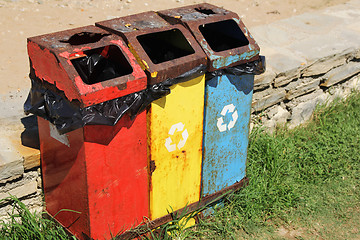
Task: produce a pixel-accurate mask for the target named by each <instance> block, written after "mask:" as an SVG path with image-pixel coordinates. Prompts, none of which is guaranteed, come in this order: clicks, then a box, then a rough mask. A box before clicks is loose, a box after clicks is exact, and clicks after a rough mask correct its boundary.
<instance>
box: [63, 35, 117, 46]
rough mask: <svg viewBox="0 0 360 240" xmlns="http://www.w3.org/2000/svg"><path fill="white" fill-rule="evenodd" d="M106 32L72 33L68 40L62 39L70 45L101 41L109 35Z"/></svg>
mask: <svg viewBox="0 0 360 240" xmlns="http://www.w3.org/2000/svg"><path fill="white" fill-rule="evenodd" d="M109 35H110V34H106V33H92V32H81V33H76V34H74V35H72V36H71V37H70V38H69V39H68V40H60V42H62V43H69V44H70V45H82V44H89V43H94V42H98V41H100V39H102V38H103V37H106V36H109Z"/></svg>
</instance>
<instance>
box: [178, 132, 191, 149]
mask: <svg viewBox="0 0 360 240" xmlns="http://www.w3.org/2000/svg"><path fill="white" fill-rule="evenodd" d="M181 136H182V137H183V139H181V140H180V141H179V144H178V145H177V147H178V149H179V150H180V149H181V148H182V147H184V146H185V143H186V140H187V139H188V137H189V133H188V131H187V129H185V130H184V131H183V132H182V134H181Z"/></svg>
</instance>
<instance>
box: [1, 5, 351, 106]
mask: <svg viewBox="0 0 360 240" xmlns="http://www.w3.org/2000/svg"><path fill="white" fill-rule="evenodd" d="M200 2H203V1H198V0H156V1H150V0H142V1H140V0H103V1H96V0H82V1H80V0H0V26H1V40H0V56H1V57H0V76H1V80H0V81H1V87H0V96H1V95H2V98H3V99H2V100H6V98H7V97H8V96H12V95H13V94H14V92H15V93H16V92H19V91H20V89H24V88H27V89H28V88H29V87H30V81H29V79H28V73H29V63H28V57H27V52H26V38H27V37H31V36H36V35H40V34H46V33H50V32H55V31H60V30H65V29H70V28H75V27H80V26H85V25H92V24H94V23H95V22H97V21H101V20H106V19H110V18H114V17H118V16H124V15H129V14H133V13H139V12H144V11H149V10H161V9H168V8H173V7H179V6H183V5H190V4H195V3H200ZM206 2H209V3H212V4H214V5H217V6H223V7H224V8H226V9H229V10H232V11H234V12H236V13H238V14H239V15H240V16H241V17H242V18H243V21H244V23H245V25H247V26H248V27H250V30H251V27H253V26H256V25H260V24H266V23H269V22H272V21H276V20H278V19H281V18H287V17H290V16H292V15H297V14H301V13H303V12H307V11H312V10H316V9H320V8H325V7H328V6H331V5H336V4H341V3H344V2H347V0H302V1H296V0H269V1H260V0H257V1H256V0H226V1H218V0H210V1H206Z"/></svg>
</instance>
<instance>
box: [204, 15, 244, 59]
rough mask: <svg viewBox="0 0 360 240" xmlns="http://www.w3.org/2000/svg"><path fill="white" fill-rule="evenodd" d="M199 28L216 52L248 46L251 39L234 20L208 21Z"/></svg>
mask: <svg viewBox="0 0 360 240" xmlns="http://www.w3.org/2000/svg"><path fill="white" fill-rule="evenodd" d="M199 30H200V32H201V33H202V35H203V36H204V38H205V40H206V41H207V42H208V43H209V45H210V47H211V49H212V50H213V51H215V52H221V51H225V50H229V49H233V48H238V47H242V46H246V45H248V44H249V41H248V40H247V39H246V37H245V35H244V33H243V32H242V31H241V29H240V28H239V26H238V25H237V23H236V22H235V21H234V20H225V21H221V22H214V23H208V24H204V25H201V26H199Z"/></svg>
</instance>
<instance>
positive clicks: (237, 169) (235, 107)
mask: <svg viewBox="0 0 360 240" xmlns="http://www.w3.org/2000/svg"><path fill="white" fill-rule="evenodd" d="M158 13H159V15H160V16H162V17H163V18H164V19H166V20H167V21H168V22H170V23H173V24H178V23H181V24H183V25H184V26H185V27H187V28H188V29H189V30H190V31H191V32H192V34H193V35H194V37H195V38H196V40H197V41H198V43H199V44H200V46H201V47H202V49H203V50H204V51H205V53H206V55H207V58H208V71H209V72H214V71H216V70H219V69H227V68H229V67H233V66H237V65H239V64H244V63H248V62H251V61H254V60H257V59H258V58H259V51H260V49H259V46H258V45H257V44H256V42H255V40H254V39H253V37H252V36H251V34H250V32H249V31H248V29H247V28H246V27H245V26H244V24H243V23H242V22H241V20H240V18H239V17H238V16H237V15H236V14H235V13H233V12H230V11H228V10H225V9H222V8H219V7H216V6H213V5H211V4H197V5H192V6H186V7H181V8H175V9H169V10H164V11H160V12H158ZM216 75H217V74H216V72H215V73H214V76H213V77H212V78H211V79H207V80H206V83H205V109H204V138H203V162H202V190H201V193H202V197H205V196H208V195H211V194H215V193H218V192H219V191H221V190H224V189H226V188H231V187H235V186H242V184H241V183H242V181H244V179H245V166H246V158H247V147H248V136H249V120H250V108H251V101H252V94H253V83H254V75H253V74H245V75H241V76H238V75H233V74H221V75H219V76H216Z"/></svg>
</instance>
